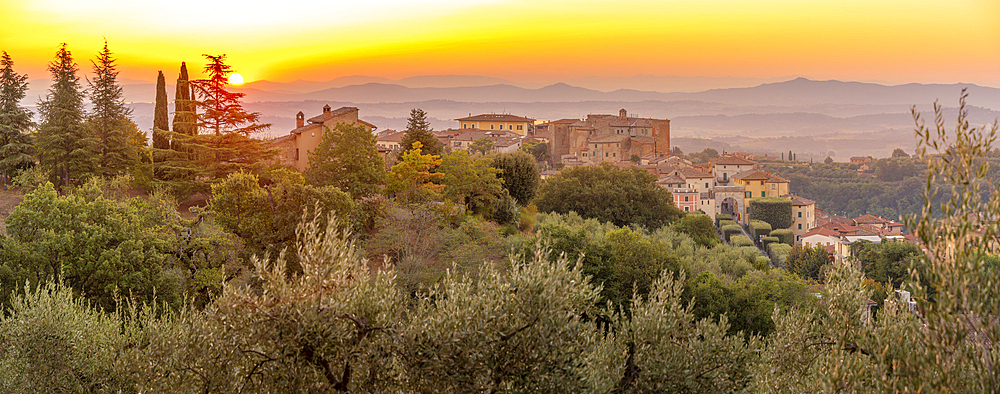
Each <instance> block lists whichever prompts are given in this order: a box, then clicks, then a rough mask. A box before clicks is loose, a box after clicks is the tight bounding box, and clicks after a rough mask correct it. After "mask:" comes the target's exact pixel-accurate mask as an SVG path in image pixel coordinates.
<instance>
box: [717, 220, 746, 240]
mask: <svg viewBox="0 0 1000 394" xmlns="http://www.w3.org/2000/svg"><path fill="white" fill-rule="evenodd" d="M742 233H743V229H742V228H741V227H740V226H739V225H736V224H730V225H727V226H722V238H724V239H725V240H726V242H729V237H731V236H733V235H737V234H742Z"/></svg>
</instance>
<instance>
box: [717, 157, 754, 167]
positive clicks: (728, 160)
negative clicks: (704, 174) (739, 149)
mask: <svg viewBox="0 0 1000 394" xmlns="http://www.w3.org/2000/svg"><path fill="white" fill-rule="evenodd" d="M712 163H714V164H726V165H732V166H745V165H754V164H757V162H754V161H750V160H747V159H744V158H742V157H736V156H723V157H717V158H715V159H713V160H712Z"/></svg>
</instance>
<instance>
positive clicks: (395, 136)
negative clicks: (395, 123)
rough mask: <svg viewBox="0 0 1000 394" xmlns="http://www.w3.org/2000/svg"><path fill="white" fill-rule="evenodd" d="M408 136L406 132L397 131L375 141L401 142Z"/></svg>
mask: <svg viewBox="0 0 1000 394" xmlns="http://www.w3.org/2000/svg"><path fill="white" fill-rule="evenodd" d="M404 135H406V132H405V131H397V132H395V133H389V134H386V135H384V136H381V137H378V138H376V139H375V141H378V142H399V141H402V140H403V136H404Z"/></svg>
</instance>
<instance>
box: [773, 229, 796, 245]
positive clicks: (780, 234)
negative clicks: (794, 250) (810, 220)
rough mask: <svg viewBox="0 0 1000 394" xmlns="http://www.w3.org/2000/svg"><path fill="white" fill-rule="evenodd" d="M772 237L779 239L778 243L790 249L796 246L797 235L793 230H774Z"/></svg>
mask: <svg viewBox="0 0 1000 394" xmlns="http://www.w3.org/2000/svg"><path fill="white" fill-rule="evenodd" d="M771 236H772V237H775V238H778V242H781V243H783V244H785V245H788V246H789V247H791V246H792V245H794V244H795V234H793V233H792V230H787V229H778V230H774V231H771Z"/></svg>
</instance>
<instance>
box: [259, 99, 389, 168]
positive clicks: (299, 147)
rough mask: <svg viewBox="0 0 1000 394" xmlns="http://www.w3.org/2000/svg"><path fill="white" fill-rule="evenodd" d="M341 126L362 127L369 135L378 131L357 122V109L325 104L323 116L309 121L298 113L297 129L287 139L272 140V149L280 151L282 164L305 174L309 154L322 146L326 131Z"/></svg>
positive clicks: (366, 123)
mask: <svg viewBox="0 0 1000 394" xmlns="http://www.w3.org/2000/svg"><path fill="white" fill-rule="evenodd" d="M338 123H348V124H360V125H363V126H365V128H366V129H368V131H369V132H370V131H373V130H375V129H376V127H375V125H373V124H371V123H368V122H365V121H363V120H361V119H358V108H357V107H341V108H337V109H336V110H332V109H331V108H330V106H329V105H324V106H323V112H322V113H321V114H319V115H317V116H314V117H312V118H309V119H308V120H306V116H305V114H304V113H303V112H301V111H299V113H298V114H296V115H295V129H293V130H292V131H290V132H289V135H287V136H284V137H280V138H277V139H274V140H271V146H274V147H278V148H280V149H281V152H280V153H279V155H278V160H279V161H280V162H281V163H282V164H285V165H288V166H291V167H294V168H295V169H296V170H299V171H304V170H305V169H306V168H307V167H309V152H312V151H313V149H316V147H317V146H319V142H320V140H321V139H322V138H323V133H324V132H325V131H326V130H327V129H333V128H334V127H336V126H337V124H338Z"/></svg>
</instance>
